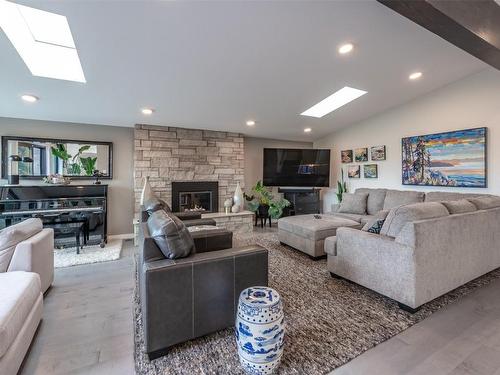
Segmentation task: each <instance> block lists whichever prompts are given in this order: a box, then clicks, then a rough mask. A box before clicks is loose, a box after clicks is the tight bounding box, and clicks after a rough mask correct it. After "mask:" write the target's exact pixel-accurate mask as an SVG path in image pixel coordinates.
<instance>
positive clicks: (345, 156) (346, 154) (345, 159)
mask: <svg viewBox="0 0 500 375" xmlns="http://www.w3.org/2000/svg"><path fill="white" fill-rule="evenodd" d="M340 158H341V160H342V163H352V162H353V159H352V150H343V151H340Z"/></svg>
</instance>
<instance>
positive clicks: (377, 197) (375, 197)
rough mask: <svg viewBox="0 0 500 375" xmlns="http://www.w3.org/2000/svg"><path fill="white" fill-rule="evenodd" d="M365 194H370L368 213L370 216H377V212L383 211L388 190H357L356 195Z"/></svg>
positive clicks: (367, 203)
mask: <svg viewBox="0 0 500 375" xmlns="http://www.w3.org/2000/svg"><path fill="white" fill-rule="evenodd" d="M363 193H365V194H368V200H367V202H366V213H367V214H368V215H375V214H376V213H377V212H379V211H382V210H383V208H384V201H385V195H386V193H387V189H368V188H359V189H356V194H363Z"/></svg>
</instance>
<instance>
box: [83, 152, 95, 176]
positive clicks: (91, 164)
mask: <svg viewBox="0 0 500 375" xmlns="http://www.w3.org/2000/svg"><path fill="white" fill-rule="evenodd" d="M96 162H97V157H94V158H93V157H90V156H89V157H88V158H80V163H82V167H83V170H84V171H85V174H86V175H87V176H93V175H94V171H95V165H96Z"/></svg>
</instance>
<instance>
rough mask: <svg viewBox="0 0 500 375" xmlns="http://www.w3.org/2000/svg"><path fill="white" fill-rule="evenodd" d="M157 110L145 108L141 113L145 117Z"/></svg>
mask: <svg viewBox="0 0 500 375" xmlns="http://www.w3.org/2000/svg"><path fill="white" fill-rule="evenodd" d="M154 111H155V110H154V109H153V108H143V109H141V112H142V114H143V115H147V116H149V115H152V114H153V112H154Z"/></svg>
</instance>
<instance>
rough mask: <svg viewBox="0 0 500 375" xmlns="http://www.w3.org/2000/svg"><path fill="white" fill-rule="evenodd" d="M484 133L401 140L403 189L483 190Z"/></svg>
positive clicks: (474, 131)
mask: <svg viewBox="0 0 500 375" xmlns="http://www.w3.org/2000/svg"><path fill="white" fill-rule="evenodd" d="M486 130H487V129H486V128H477V129H467V130H457V131H452V132H447V133H438V134H430V135H422V136H415V137H408V138H403V140H402V151H403V155H402V156H403V158H402V159H403V160H402V162H403V176H402V177H403V185H426V186H455V187H486V176H487V175H486Z"/></svg>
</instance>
